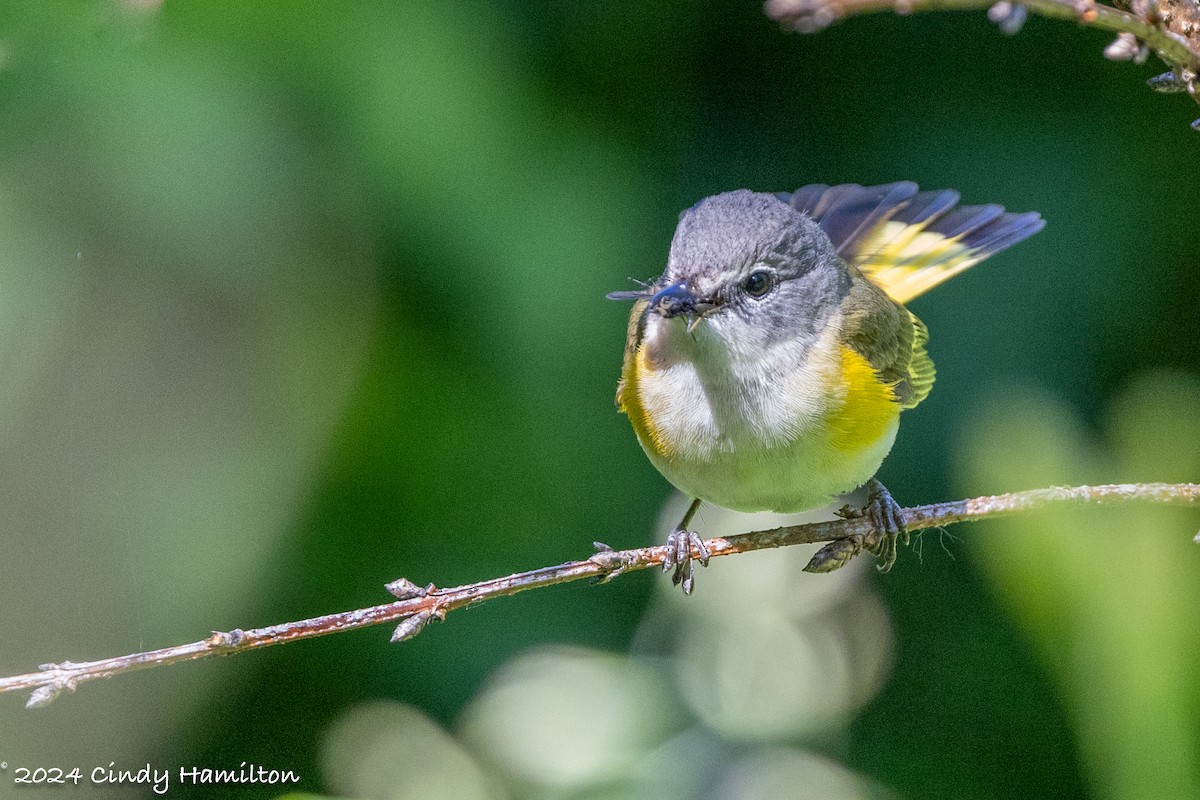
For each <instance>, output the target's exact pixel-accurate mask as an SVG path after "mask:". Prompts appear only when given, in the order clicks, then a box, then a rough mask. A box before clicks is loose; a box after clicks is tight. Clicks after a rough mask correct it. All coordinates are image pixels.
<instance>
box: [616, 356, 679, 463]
mask: <svg viewBox="0 0 1200 800" xmlns="http://www.w3.org/2000/svg"><path fill="white" fill-rule="evenodd" d="M652 370H653V368H652V367H651V366H650V365H649V363H648V360H647V358H646V348H645V347H644V346H642V345H641V344H639V345H638V347H637V351H636V352H635V353H634V354H633V357H632V358H629V359H627V360H626V362H625V369H624V370H623V371H622V375H621V385H620V388H619V389H618V390H617V404H618V406H619V407H620V409H621V411H622V412H624V414H625V416H627V417H629V421H630V422H631V423H633V430H634V432H635V433H636V434H637V437H638V439H639V440H641V442H642V446H644V447H645V448H647V449H648V450H652V451H653V452H654V453H655V454H656V455H659V456H661V457H663V458H666V459H670V458H672V457H673V453H672V452H671V449H670V448H669V447H668V446H667V443H666V442H665V441H664V437H663V435H662V434H661V433H660V432H659V430H658V428H657V427H656V426H655V424H654V421H653V420H652V419H651V418H650V415H649V414H647V413H646V409H645V407H643V406H642V398H641V396H640V393H639V392H638V376H639V375H645V374H646V373H648V372H650V371H652Z"/></svg>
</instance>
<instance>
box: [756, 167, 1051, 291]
mask: <svg viewBox="0 0 1200 800" xmlns="http://www.w3.org/2000/svg"><path fill="white" fill-rule="evenodd" d="M777 196H778V197H779V199H780V200H782V201H783V202H785V203H788V204H789V205H791V206H792V207H793V208H795V209H796V210H798V211H802V212H804V213H805V214H807V215H809V216H810V217H812V219H813V221H815V222H816V223H817V224H818V225H820V226H821V229H822V230H824V231H825V233H826V234H827V235H828V236H829V239H830V241H832V242H833V246H834V247H835V248H836V249H837V251H838V254H839V255H841V256H842V258H844V259H846V261H848V262H850V263H851V264H853V265H854V266H856V267H857V268H858V269H859V271H860V272H862V273H863V275H865V276H867V277H868V278H869V279H870V280H871V281H872V282H873V283H875V284H876V285H878V286H880V287H881V288H882V289H883V290H884V291H886V292H887V293H888V296H889V297H891V298H892V299H893V300H895V301H896V302H899V303H907V302H908V301H909V300H911V299H913V298H914V297H916V296H918V295H921V294H924V293H925V292H927V291H929V290H930V289H932V288H933V287H934V286H937V285H938V284H939V283H941V282H942V281H945V280H947V279H949V278H952V277H953V276H955V275H957V274H958V273H960V272H962V271H963V270H965V269H968V268H969V267H971V266H974V265H975V264H978V263H979V262H980V261H982V260H984V259H985V258H987V257H988V256H990V255H992V254H994V253H998V252H1000V251H1001V250H1003V249H1005V248H1006V247H1010V246H1012V245H1014V244H1016V243H1017V242H1019V241H1021V240H1022V239H1027V238H1028V237H1030V236H1032V235H1033V234H1035V233H1037V232H1038V231H1040V230H1041V229H1042V227H1043V226H1044V225H1045V224H1046V223H1045V220H1043V219H1042V218H1041V216H1040V215H1039V214H1037V213H1036V212H1028V213H1025V214H1013V213H1009V212H1006V211H1005V210H1004V208H1003V206H999V205H995V204H989V205H982V206H958V198H959V196H958V192H956V191H953V190H951V189H942V190H940V191H932V192H922V191H920V190H919V189H918V187H917V185H916V184H915V183H912V182H910V181H901V182H898V183H888V184H883V185H880V186H859V185H858V184H856V183H847V184H842V185H840V186H826V185H825V184H812V185H809V186H804V187H802V188H800V189H797V190H796V191H795V192H792V193H791V194H787V193H784V194H779V195H777Z"/></svg>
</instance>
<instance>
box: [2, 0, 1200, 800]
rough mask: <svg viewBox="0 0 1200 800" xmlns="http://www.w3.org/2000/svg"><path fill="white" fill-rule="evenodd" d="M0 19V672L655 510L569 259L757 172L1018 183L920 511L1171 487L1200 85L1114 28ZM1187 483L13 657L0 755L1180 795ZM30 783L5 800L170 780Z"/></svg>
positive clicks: (334, 776)
mask: <svg viewBox="0 0 1200 800" xmlns="http://www.w3.org/2000/svg"><path fill="white" fill-rule="evenodd" d="M0 9H2V11H0V364H2V365H3V374H4V379H3V381H0V542H2V543H3V552H2V554H0V609H2V611H0V642H2V644H0V672H2V673H3V674H6V675H7V674H15V673H20V672H27V671H29V670H31V669H33V668H35V667H36V665H37V664H39V663H42V662H47V661H61V660H66V659H71V660H76V661H78V660H86V659H91V658H100V657H106V656H113V655H120V654H124V653H127V652H132V651H135V650H139V649H147V648H155V647H162V646H167V645H170V644H176V643H180V642H184V641H192V640H195V639H198V638H202V637H203V636H204V635H206V633H207V632H208V631H209V630H212V629H222V630H224V629H230V628H235V627H256V626H260V625H266V624H272V623H276V622H282V621H285V620H290V619H296V618H301V617H306V616H312V615H316V614H321V613H326V612H331V611H336V610H342V609H347V608H354V607H360V606H364V605H371V604H375V603H380V602H385V601H386V600H387V596H386V594H385V593H384V591H383V588H382V585H383V583H385V582H386V581H389V580H391V579H394V578H396V577H399V576H405V577H408V578H410V579H412V580H413V581H416V582H417V583H422V584H423V583H426V582H429V581H433V582H436V583H437V584H438V585H441V586H450V585H455V584H459V583H466V582H471V581H474V580H479V579H483V578H487V577H492V576H496V575H501V574H506V573H509V572H513V571H517V570H520V569H526V568H531V567H535V566H542V565H547V564H553V563H557V562H560V561H565V560H568V559H573V558H579V557H583V556H585V555H587V554H588V553H589V552H590V550H591V542H592V541H593V540H596V539H599V540H603V541H606V542H608V543H609V544H611V545H614V546H617V547H631V546H641V545H644V544H647V543H649V542H651V541H655V540H657V539H658V538H659V537H660V536H661V527H662V523H659V522H656V520H657V519H658V518H659V515H660V510H661V509H662V507H663V504H664V502H666V501H668V499H669V497H670V493H669V487H668V485H667V484H666V482H665V481H664V480H663V479H662V478H661V477H660V476H658V475H657V473H655V472H654V470H653V468H652V467H651V466H650V465H649V463H648V462H647V461H646V460H645V458H644V457H643V455H642V453H641V451H640V450H639V448H638V446H637V444H636V441H635V439H634V437H633V435H632V432H631V431H630V430H629V428H628V424H627V423H626V421H625V420H624V419H623V418H621V417H620V416H619V415H618V414H617V413H616V412H615V410H614V407H613V402H612V395H613V390H614V386H615V380H616V374H617V372H618V369H619V365H620V358H621V350H622V344H623V336H624V332H625V315H626V314H627V312H628V308H627V307H625V306H623V305H618V304H614V303H608V302H606V301H605V300H604V299H603V296H604V293H605V292H606V291H609V290H613V289H619V288H624V287H626V286H628V285H629V284H628V282H627V278H628V277H630V276H632V277H637V278H650V277H653V276H656V275H657V274H658V273H659V272H660V271H661V267H662V264H663V261H664V258H665V255H666V252H667V246H668V243H669V240H670V236H671V232H672V230H673V227H674V222H675V219H676V215H677V213H678V212H679V210H680V209H683V208H686V207H687V206H689V205H691V204H692V203H693V202H695V201H696V200H697V199H699V198H701V197H703V196H705V195H708V194H712V193H716V192H719V191H724V190H729V189H734V188H739V187H749V188H755V189H760V190H770V191H782V190H790V189H793V188H795V187H797V186H800V185H802V184H804V183H809V182H825V183H838V182H848V181H852V182H859V183H878V182H885V181H891V180H900V179H907V180H915V181H918V182H919V183H921V184H922V186H923V187H925V188H931V189H932V188H941V187H952V188H956V189H959V190H960V191H961V192H962V193H963V198H964V200H965V201H967V202H976V203H977V202H989V201H994V202H1000V203H1003V204H1005V205H1006V206H1008V207H1009V208H1010V209H1012V210H1016V211H1025V210H1037V211H1040V212H1042V214H1043V215H1044V216H1045V217H1046V219H1047V220H1048V226H1047V228H1046V230H1045V231H1044V232H1043V233H1041V234H1039V235H1038V236H1036V237H1034V238H1033V239H1032V240H1030V241H1029V242H1027V243H1023V244H1021V245H1020V246H1019V247H1017V248H1015V249H1014V250H1013V251H1011V252H1006V253H1004V254H1002V255H1000V256H998V257H996V258H995V259H993V260H990V261H988V262H987V263H986V264H985V265H983V266H981V267H979V268H978V269H976V270H973V271H971V272H969V273H967V274H966V275H964V276H962V277H960V278H957V279H955V280H954V281H951V282H950V283H948V284H946V285H944V286H943V287H940V288H939V289H937V290H936V291H935V292H933V293H931V294H930V295H928V296H926V297H923V298H921V299H919V300H918V301H916V302H915V303H914V305H913V308H914V310H915V311H916V312H917V313H918V314H919V315H920V316H921V317H922V318H923V319H924V320H925V322H926V323H927V324H928V326H929V328H930V331H931V333H932V343H931V347H930V350H931V353H932V355H933V358H934V360H935V361H936V363H937V365H938V369H939V382H938V385H937V387H936V388H935V390H934V392H933V394H932V395H931V397H930V399H929V400H928V401H927V402H926V403H924V404H923V405H922V406H921V407H920V409H918V410H916V411H914V412H911V413H908V414H906V415H905V421H904V425H903V426H902V429H901V433H900V437H899V440H898V442H897V444H896V447H895V449H894V451H893V453H892V455H891V456H890V457H889V459H888V461H887V462H886V463H885V465H884V467H883V470H882V473H881V477H882V479H883V480H884V482H885V483H887V484H888V485H889V487H890V488H891V490H892V492H893V493H894V494H895V495H896V497H897V498H899V499H900V500H901V502H902V503H905V504H916V503H923V502H932V501H936V500H943V499H950V498H953V497H959V496H965V495H966V493H994V492H999V491H1005V490H1009V489H1018V488H1032V487H1035V486H1042V485H1049V484H1054V483H1070V482H1076V481H1095V482H1113V481H1118V480H1174V481H1184V480H1196V479H1197V478H1198V477H1200V456H1198V455H1197V453H1200V428H1198V424H1200V423H1198V422H1197V420H1198V419H1200V355H1198V352H1197V334H1196V332H1197V330H1200V303H1197V299H1198V297H1200V294H1198V292H1197V290H1196V286H1197V279H1198V270H1197V253H1198V252H1200V234H1198V233H1197V230H1196V226H1195V224H1194V216H1195V215H1194V206H1195V198H1196V187H1197V185H1198V178H1200V166H1198V165H1200V159H1198V158H1197V154H1198V153H1200V137H1197V136H1196V134H1195V133H1194V132H1193V131H1191V130H1189V128H1188V124H1187V123H1188V122H1189V121H1190V120H1191V119H1192V118H1193V117H1194V116H1195V115H1196V114H1197V108H1196V107H1195V106H1194V104H1192V103H1190V101H1188V100H1186V99H1181V97H1180V96H1174V97H1164V96H1158V95H1155V94H1153V93H1152V92H1150V91H1149V90H1148V89H1147V88H1146V87H1145V86H1144V85H1143V81H1144V79H1145V78H1147V77H1150V76H1151V75H1153V74H1155V73H1156V72H1158V71H1161V67H1157V68H1156V67H1155V65H1153V64H1148V65H1145V66H1141V67H1137V66H1132V65H1129V64H1117V63H1112V62H1109V61H1106V60H1104V59H1103V58H1102V57H1101V54H1100V51H1101V49H1102V47H1103V46H1104V45H1105V44H1106V43H1107V41H1108V38H1107V37H1106V36H1105V35H1103V34H1100V33H1098V32H1095V31H1089V30H1083V29H1079V28H1077V27H1075V26H1072V25H1069V24H1063V23H1057V22H1050V21H1045V20H1041V19H1037V18H1034V19H1031V20H1030V21H1029V23H1028V24H1027V25H1026V27H1025V29H1024V30H1023V31H1022V32H1021V33H1020V34H1019V35H1017V36H1015V37H1006V36H1003V35H1001V34H1000V32H999V31H998V30H997V29H996V28H995V27H994V26H992V25H990V24H989V23H988V22H987V20H986V18H985V15H984V14H982V13H973V14H944V15H916V16H913V17H911V18H902V19H901V18H895V17H892V16H890V15H883V16H877V17H871V18H863V19H855V20H850V21H847V22H844V23H842V24H839V25H836V26H834V27H833V28H832V29H830V30H828V31H825V32H822V33H820V34H817V35H813V36H804V37H802V36H799V35H797V34H794V33H789V32H787V31H785V30H782V29H781V28H780V27H779V26H778V25H776V24H775V23H773V22H771V21H770V20H768V19H767V18H766V17H765V16H764V15H763V14H762V10H761V7H760V6H759V5H758V4H756V3H745V4H738V5H729V4H724V3H716V2H691V3H688V2H670V3H661V4H650V3H635V2H622V3H603V4H590V3H575V2H562V1H561V0H538V1H534V2H530V1H529V0H526V1H525V2H515V1H514V0H507V1H499V0H498V1H496V2H490V3H484V2H472V1H470V0H468V2H462V3H436V2H421V1H420V0H411V1H405V2H357V3H353V2H352V3H340V4H317V3H304V2H287V3H284V2H257V3H214V2H189V3H183V2H179V3H176V2H169V1H168V2H166V3H163V4H161V5H160V4H158V3H155V2H153V1H152V0H123V1H118V0H105V1H103V2H100V1H97V0H74V1H72V2H66V1H65V0H30V1H29V2H5V3H2V4H0ZM676 502H677V501H676ZM666 513H668V514H669V513H672V512H669V511H668V512H666ZM699 522H700V526H701V529H702V530H708V531H713V530H718V529H728V530H737V529H739V528H740V527H743V526H744V525H746V524H751V521H749V520H737V519H727V518H725V517H724V516H722V515H721V513H720V512H719V511H715V510H709V511H706V512H705V513H704V514H703V515H702V516H701V517H700V520H699ZM1197 524H1200V515H1198V514H1196V513H1195V512H1194V511H1193V512H1187V511H1179V510H1161V509H1157V510H1147V509H1129V510H1126V509H1120V510H1116V509H1107V510H1100V511H1095V512H1086V513H1084V512H1079V511H1072V512H1069V513H1064V512H1056V513H1054V514H1048V515H1026V516H1023V517H1021V518H1012V519H1008V520H1005V521H1003V522H1002V523H995V524H986V525H985V524H979V525H977V526H973V527H961V526H960V527H959V528H956V529H952V530H950V531H948V532H946V535H944V536H939V535H938V534H937V533H934V534H930V535H927V536H925V537H923V538H922V539H921V540H920V546H921V557H920V558H918V557H917V555H916V553H915V552H905V553H903V554H902V560H901V562H900V563H899V564H898V565H897V567H896V569H895V570H894V571H893V572H892V573H891V574H890V575H887V576H878V577H877V576H874V575H873V574H872V570H870V568H869V565H866V564H859V565H857V566H856V568H855V569H852V570H848V571H846V572H845V574H844V575H839V576H829V577H825V576H810V575H804V574H801V573H799V572H798V567H799V566H800V565H802V564H803V561H804V558H805V555H806V554H802V553H797V554H787V555H784V554H781V553H773V554H767V555H766V556H765V557H764V556H759V557H757V558H756V560H751V559H750V557H745V558H738V559H723V560H722V561H734V562H744V564H740V565H739V564H729V565H725V564H720V565H714V567H712V568H711V569H710V570H709V571H707V572H705V573H702V574H701V575H700V576H699V588H698V591H697V595H696V596H695V597H694V598H692V601H693V602H691V603H681V602H680V601H679V600H678V599H677V598H675V597H673V596H671V595H669V594H668V593H666V592H665V590H664V588H663V584H664V583H665V581H664V580H663V578H662V577H661V576H657V575H653V574H650V573H639V574H636V575H631V576H628V577H625V578H622V579H621V580H619V581H617V582H615V583H613V584H611V585H608V586H603V587H596V588H589V587H586V586H582V585H572V586H566V587H559V588H556V589H551V590H546V591H539V592H534V593H529V594H526V595H521V596H520V597H517V598H512V599H508V600H503V601H499V602H496V603H494V604H489V605H486V606H484V607H481V608H479V609H476V610H472V611H471V612H470V613H465V614H461V615H459V614H456V615H454V616H453V617H451V620H450V621H449V622H448V623H447V624H446V625H444V626H436V627H433V628H431V629H430V630H428V631H427V632H426V633H425V634H423V635H422V636H420V637H418V638H417V639H416V640H414V641H412V642H409V643H406V644H403V645H400V646H392V645H389V644H388V643H387V636H388V634H389V631H388V630H384V629H372V630H368V631H360V632H355V633H349V634H342V635H338V636H334V637H329V638H327V639H324V640H318V641H312V642H305V643H302V644H296V645H292V646H289V647H283V648H274V649H271V650H268V651H264V652H261V653H256V654H248V655H242V656H238V657H236V658H230V659H219V660H213V661H209V662H204V663H200V664H191V665H181V666H176V667H172V668H169V669H162V670H152V671H149V672H145V673H141V674H137V675H132V676H125V677H122V678H119V679H117V680H114V681H111V682H105V683H100V684H88V685H87V686H85V687H84V688H83V689H81V691H80V693H79V694H78V695H76V696H70V695H68V696H64V697H62V698H60V699H59V700H58V701H57V702H55V703H54V704H53V705H51V706H50V707H48V708H46V709H43V710H40V711H37V712H26V711H24V710H22V709H21V703H22V700H23V698H19V697H17V696H15V695H6V696H3V697H0V760H3V761H4V762H6V763H8V764H9V765H10V768H11V767H14V766H19V765H25V766H29V767H36V766H47V767H49V766H58V767H65V768H70V767H72V766H79V767H81V768H83V769H84V771H85V774H88V773H90V770H91V768H92V767H95V766H107V765H108V764H109V763H110V762H114V763H116V765H117V766H118V767H131V768H137V767H138V766H140V765H144V764H146V763H150V764H152V765H154V766H155V767H158V768H166V769H172V770H177V769H178V768H179V767H181V766H183V767H186V766H192V765H198V766H214V767H223V768H236V767H237V766H238V764H239V763H240V762H243V761H245V762H251V763H254V764H262V765H266V766H268V767H271V768H275V769H290V770H293V771H295V772H296V773H297V774H299V775H300V776H301V778H302V781H301V783H300V784H299V785H297V786H293V787H279V786H257V787H224V788H218V789H214V788H212V787H187V786H178V785H173V786H172V789H171V796H175V797H201V796H203V797H213V796H238V797H250V798H259V797H262V798H266V797H275V796H278V795H280V794H282V793H283V792H285V791H286V790H287V789H289V788H291V789H295V790H299V791H303V792H309V793H314V794H321V795H327V796H343V797H372V798H374V797H413V796H418V795H419V794H421V793H427V794H440V795H442V796H451V797H462V798H466V797H476V796H478V797H505V796H507V797H514V798H518V797H539V798H555V797H597V798H598V797H612V798H619V797H656V798H661V797H695V796H704V797H729V798H757V797H763V798H766V797H772V798H777V797H816V798H834V797H913V798H1009V797H1014V796H1020V797H1023V798H1026V800H1034V798H1082V797H1096V798H1143V797H1156V798H1167V797H1195V796H1200V690H1198V689H1197V686H1200V684H1197V683H1196V681H1195V680H1194V669H1195V664H1196V663H1197V662H1200V634H1197V632H1196V625H1195V622H1196V620H1197V618H1198V617H1200V550H1198V549H1197V548H1196V547H1195V546H1194V545H1192V543H1191V541H1190V538H1191V536H1192V534H1194V533H1195V531H1196V527H1197ZM797 559H798V561H797ZM734 578H736V579H734ZM563 648H568V649H563ZM11 777H12V772H11V769H9V771H7V772H6V771H5V770H3V769H0V797H8V796H10V795H14V796H15V795H16V794H17V793H18V792H19V796H21V797H31V796H43V795H44V796H47V797H50V796H53V797H64V796H77V795H76V794H72V791H74V792H80V791H83V792H84V794H83V795H82V796H114V797H115V796H121V797H127V796H150V794H151V793H150V791H149V789H148V787H118V788H115V789H114V788H112V787H108V789H107V791H109V792H111V794H108V795H106V794H104V793H103V792H101V791H100V790H99V789H97V788H96V787H92V786H88V787H86V789H77V790H69V789H68V790H64V789H62V788H58V789H49V790H45V791H44V792H39V791H33V790H18V789H17V788H16V787H14V786H13V785H12V783H11V780H10V778H11Z"/></svg>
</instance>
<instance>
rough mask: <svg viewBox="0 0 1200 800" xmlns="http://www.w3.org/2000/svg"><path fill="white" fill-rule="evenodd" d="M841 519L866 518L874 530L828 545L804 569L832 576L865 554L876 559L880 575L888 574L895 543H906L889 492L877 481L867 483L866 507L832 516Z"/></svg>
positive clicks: (900, 513) (899, 514) (905, 531)
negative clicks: (830, 573) (836, 570)
mask: <svg viewBox="0 0 1200 800" xmlns="http://www.w3.org/2000/svg"><path fill="white" fill-rule="evenodd" d="M835 513H836V514H837V515H838V516H839V517H842V518H843V519H858V518H860V517H866V518H868V519H870V520H871V524H872V525H874V526H875V530H874V531H872V532H871V533H868V534H857V533H856V534H853V535H850V536H846V537H844V538H841V539H837V540H835V541H832V542H830V543H829V544H827V545H825V546H824V547H822V548H821V549H820V550H818V551H817V552H816V554H815V555H813V557H812V560H810V561H809V562H808V565H807V566H805V567H804V570H805V571H806V572H833V571H834V570H835V569H840V568H841V567H844V566H846V564H847V563H848V562H849V561H850V559H852V558H854V557H855V556H856V555H858V554H859V553H861V552H862V551H863V550H866V551H867V552H868V553H870V554H871V555H873V556H875V557H876V558H877V559H879V563H877V564H876V565H875V567H876V569H878V570H879V571H880V572H888V571H890V570H891V568H892V565H893V564H895V563H896V545H897V543H899V544H903V545H905V546H907V545H908V543H909V536H908V529H907V528H906V527H905V526H904V513H903V510H902V509H901V508H900V505H899V504H898V503H897V502H896V501H895V500H894V499H893V498H892V494H891V492H889V491H888V490H887V487H886V486H884V485H883V484H882V483H880V482H879V481H878V480H877V479H875V478H871V480H869V481H867V505H866V506H864V507H863V508H851V507H850V506H842V508H841V509H840V510H838V511H837V512H835Z"/></svg>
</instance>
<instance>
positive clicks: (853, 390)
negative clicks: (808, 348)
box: [828, 345, 900, 455]
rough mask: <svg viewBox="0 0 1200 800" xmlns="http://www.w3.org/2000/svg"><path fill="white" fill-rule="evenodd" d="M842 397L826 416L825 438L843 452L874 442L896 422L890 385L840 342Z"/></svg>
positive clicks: (893, 395)
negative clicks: (843, 388)
mask: <svg viewBox="0 0 1200 800" xmlns="http://www.w3.org/2000/svg"><path fill="white" fill-rule="evenodd" d="M842 380H843V382H844V386H845V390H846V396H845V399H844V400H843V402H842V405H841V408H838V409H837V410H835V411H834V412H833V413H832V414H831V415H830V416H829V418H828V425H829V440H830V444H831V445H833V447H834V449H836V450H837V451H838V452H841V453H845V454H847V455H849V454H851V453H857V452H858V451H860V450H864V449H866V448H868V447H872V446H874V445H876V444H877V443H878V442H879V440H880V439H881V438H883V436H884V435H885V434H886V433H887V432H888V430H889V428H891V426H892V425H894V424H895V422H896V417H897V416H899V414H900V406H899V404H898V403H897V402H896V394H895V391H894V390H893V387H892V386H891V385H889V384H886V383H882V382H880V380H879V376H878V375H877V374H876V372H875V370H874V369H873V368H872V367H871V364H870V363H869V362H868V361H867V360H866V359H865V358H863V357H862V356H861V355H859V354H858V353H857V352H856V351H854V350H852V349H850V348H849V347H846V346H845V345H842Z"/></svg>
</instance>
